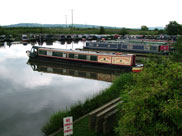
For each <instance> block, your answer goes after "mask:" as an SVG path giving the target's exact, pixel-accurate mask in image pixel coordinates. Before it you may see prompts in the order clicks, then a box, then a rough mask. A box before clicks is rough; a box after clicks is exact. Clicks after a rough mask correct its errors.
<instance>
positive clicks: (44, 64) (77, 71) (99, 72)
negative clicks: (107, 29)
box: [27, 58, 129, 82]
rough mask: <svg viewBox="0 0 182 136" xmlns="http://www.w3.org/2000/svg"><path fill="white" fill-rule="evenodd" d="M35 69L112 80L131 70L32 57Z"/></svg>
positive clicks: (30, 61)
mask: <svg viewBox="0 0 182 136" xmlns="http://www.w3.org/2000/svg"><path fill="white" fill-rule="evenodd" d="M27 64H29V65H30V66H31V67H32V69H33V71H38V72H45V73H53V74H60V75H68V76H74V77H81V78H87V79H94V80H101V81H106V82H112V81H114V80H115V79H116V77H118V76H119V75H120V74H121V73H123V72H129V70H126V69H104V68H101V67H94V66H92V67H91V66H87V65H76V64H75V63H68V62H59V63H52V62H51V61H47V60H36V59H32V58H30V59H29V60H28V62H27Z"/></svg>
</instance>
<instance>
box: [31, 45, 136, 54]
mask: <svg viewBox="0 0 182 136" xmlns="http://www.w3.org/2000/svg"><path fill="white" fill-rule="evenodd" d="M32 48H39V49H46V50H54V51H63V52H71V53H83V54H93V55H94V54H95V55H112V56H118V55H119V56H133V55H134V54H124V53H122V52H100V51H81V50H72V49H70V50H69V49H58V48H49V47H39V46H33V47H32Z"/></svg>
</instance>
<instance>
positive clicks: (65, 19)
mask: <svg viewBox="0 0 182 136" xmlns="http://www.w3.org/2000/svg"><path fill="white" fill-rule="evenodd" d="M64 16H65V20H66V28H67V15H64Z"/></svg>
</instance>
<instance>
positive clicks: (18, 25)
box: [3, 23, 164, 30]
mask: <svg viewBox="0 0 182 136" xmlns="http://www.w3.org/2000/svg"><path fill="white" fill-rule="evenodd" d="M71 26H72V25H71V24H68V25H67V26H66V24H38V23H19V24H12V25H5V26H3V27H44V28H56V27H62V28H66V27H71ZM73 27H75V28H100V27H101V26H97V25H84V24H73ZM102 27H104V28H111V29H122V28H124V27H112V26H102ZM148 28H149V30H154V29H156V28H157V29H159V30H162V29H164V27H148ZM129 29H140V28H129Z"/></svg>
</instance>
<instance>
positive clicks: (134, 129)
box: [116, 59, 182, 136]
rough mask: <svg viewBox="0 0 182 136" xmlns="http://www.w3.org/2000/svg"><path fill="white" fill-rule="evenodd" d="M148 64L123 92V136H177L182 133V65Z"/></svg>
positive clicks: (120, 124) (173, 63)
mask: <svg viewBox="0 0 182 136" xmlns="http://www.w3.org/2000/svg"><path fill="white" fill-rule="evenodd" d="M158 62H160V63H156V62H151V61H149V62H148V63H147V64H146V65H145V68H144V70H143V71H142V72H140V73H137V74H134V75H133V81H134V83H133V84H131V85H128V87H127V89H125V90H124V91H122V95H121V98H122V100H123V103H122V104H121V105H120V111H121V112H120V113H121V115H120V120H119V123H118V124H119V126H118V127H117V129H116V131H117V132H118V133H119V135H120V136H177V135H181V133H182V123H181V122H182V108H181V106H182V84H181V83H182V63H176V62H172V61H170V60H169V59H162V60H160V61H158Z"/></svg>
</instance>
